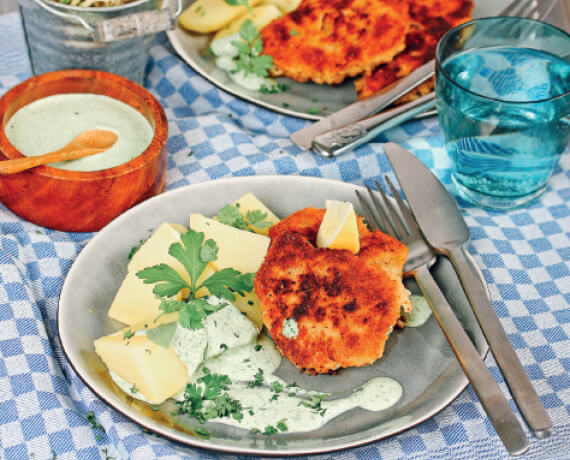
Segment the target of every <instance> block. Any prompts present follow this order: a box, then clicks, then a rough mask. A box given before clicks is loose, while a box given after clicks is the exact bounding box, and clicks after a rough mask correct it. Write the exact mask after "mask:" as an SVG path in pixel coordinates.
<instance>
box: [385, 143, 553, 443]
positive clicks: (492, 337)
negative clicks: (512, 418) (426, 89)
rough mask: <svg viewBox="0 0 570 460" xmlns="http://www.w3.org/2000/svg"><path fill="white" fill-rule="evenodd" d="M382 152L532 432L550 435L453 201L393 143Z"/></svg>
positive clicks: (423, 168)
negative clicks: (472, 258)
mask: <svg viewBox="0 0 570 460" xmlns="http://www.w3.org/2000/svg"><path fill="white" fill-rule="evenodd" d="M384 152H385V153H386V156H387V157H388V160H389V161H390V164H391V165H392V169H393V170H394V173H395V174H396V177H397V178H398V181H399V183H400V186H401V188H402V191H403V192H404V195H405V197H406V199H407V201H408V204H409V205H410V209H411V210H412V213H413V214H414V216H415V218H416V220H417V221H418V225H419V227H420V228H421V230H422V233H423V235H424V237H425V239H426V240H427V242H428V243H429V244H430V245H431V246H432V247H433V248H434V250H436V252H439V253H441V254H444V255H445V256H447V257H448V258H449V259H450V261H451V263H452V264H453V266H454V268H455V271H456V272H457V274H458V275H459V279H460V280H461V284H462V286H463V289H464V291H465V294H466V296H467V298H468V299H469V303H470V304H471V307H472V309H473V311H474V313H475V316H476V318H477V321H478V322H479V325H480V326H481V330H482V331H483V334H484V335H485V338H486V339H487V342H488V343H489V348H490V349H491V352H492V353H493V355H494V357H495V360H496V361H497V364H498V366H499V369H501V372H502V374H503V377H504V378H505V381H506V383H507V385H508V387H509V390H510V392H511V394H512V396H513V399H514V400H515V402H516V404H517V406H518V408H519V410H520V412H521V414H522V415H523V417H524V419H525V421H526V423H527V425H528V427H529V428H530V430H531V432H532V434H533V435H534V436H536V437H538V438H545V437H548V436H550V435H551V434H552V421H551V420H550V417H549V416H548V413H547V412H546V409H545V408H544V406H543V404H542V402H541V401H540V398H539V397H538V395H537V393H536V390H535V389H534V387H533V386H532V383H531V382H530V380H529V378H528V376H527V374H526V372H525V370H524V368H523V366H522V364H521V362H520V360H519V358H518V356H517V354H516V352H515V350H514V349H513V346H512V345H511V343H510V341H509V338H508V337H507V334H506V333H505V330H504V329H503V328H502V326H501V323H500V321H499V318H498V317H497V314H496V313H495V310H494V309H493V306H492V304H491V301H490V299H489V296H488V294H487V292H486V290H485V288H484V287H483V285H482V284H481V282H480V281H479V279H478V277H477V275H476V274H475V272H474V271H473V269H472V268H471V267H470V265H469V264H468V262H467V254H466V249H465V245H466V244H467V243H468V242H469V240H470V234H469V228H468V227H467V224H466V223H465V220H464V219H463V216H462V215H461V212H460V211H459V208H458V207H457V204H456V203H455V200H454V199H453V198H452V197H451V195H450V194H449V193H448V192H447V190H446V189H445V187H444V186H443V185H442V183H441V182H440V181H439V180H438V179H437V177H436V176H435V175H434V174H433V173H432V172H431V171H430V170H429V169H428V168H427V167H426V166H425V165H424V164H423V163H422V162H421V161H420V160H419V159H418V158H417V157H416V156H415V155H414V154H413V153H411V152H409V151H407V150H406V149H404V148H402V147H400V146H399V145H396V144H393V143H389V144H385V145H384Z"/></svg>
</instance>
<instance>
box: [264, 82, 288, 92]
mask: <svg viewBox="0 0 570 460" xmlns="http://www.w3.org/2000/svg"><path fill="white" fill-rule="evenodd" d="M289 88H291V87H290V86H289V85H286V84H285V83H274V84H271V85H266V84H265V83H264V84H262V85H261V87H260V88H259V92H260V93H262V94H277V93H284V92H285V91H287V90H288V89H289Z"/></svg>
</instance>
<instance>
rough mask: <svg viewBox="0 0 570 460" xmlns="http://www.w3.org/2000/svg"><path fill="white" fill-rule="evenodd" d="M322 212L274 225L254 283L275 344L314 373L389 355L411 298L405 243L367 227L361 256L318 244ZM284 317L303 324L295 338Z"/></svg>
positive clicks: (296, 215) (312, 210)
mask: <svg viewBox="0 0 570 460" xmlns="http://www.w3.org/2000/svg"><path fill="white" fill-rule="evenodd" d="M322 215H324V210H319V209H315V208H308V209H304V210H301V211H297V212H296V213H293V214H292V215H291V216H289V217H287V218H286V219H284V220H283V221H281V222H280V223H279V224H277V225H275V226H273V227H272V229H271V230H272V231H271V233H270V236H271V237H272V243H271V246H270V248H269V251H268V252H267V255H266V257H265V260H264V262H263V264H262V265H261V267H260V269H259V271H258V272H257V275H256V277H255V282H254V285H255V291H256V293H257V296H258V297H259V299H260V301H261V310H262V315H263V322H264V324H265V326H266V327H267V329H268V330H269V333H270V334H271V337H272V338H273V341H274V342H275V344H276V346H277V348H278V349H279V350H280V351H281V353H282V354H283V355H284V356H285V357H286V358H287V359H289V360H290V361H291V362H292V363H293V364H294V365H295V366H297V367H298V368H299V369H300V370H301V371H303V372H307V373H310V374H322V373H333V372H335V371H336V370H337V369H339V368H342V367H356V366H366V365H369V364H372V363H373V362H374V361H376V360H377V359H378V358H380V357H381V356H382V354H383V353H384V345H385V343H386V340H387V339H388V336H389V334H390V332H391V331H392V328H393V327H394V326H395V325H396V323H397V321H398V319H399V317H400V308H401V306H404V304H406V303H408V304H409V293H408V291H407V290H406V289H405V287H404V286H403V284H402V268H403V264H404V262H405V260H406V257H407V253H408V251H407V248H406V247H405V246H404V245H403V244H402V243H400V242H399V241H397V240H395V239H394V238H392V237H390V236H388V235H384V234H383V233H381V232H370V231H368V230H367V229H366V228H364V230H365V232H364V233H365V235H364V236H362V238H361V243H360V244H361V251H360V252H359V254H358V255H354V254H352V253H351V252H350V251H346V250H339V249H324V248H316V247H315V246H314V244H312V241H314V239H315V238H316V233H317V231H318V226H319V225H320V222H321V221H322ZM314 222H317V224H316V226H315V224H314ZM361 225H362V226H363V227H364V225H363V224H362V223H361ZM398 274H399V279H395V277H396V275H398ZM286 320H288V321H294V323H295V324H296V325H297V328H298V334H297V335H296V336H293V337H291V336H289V337H288V336H287V334H285V335H284V333H283V325H284V322H285V321H286Z"/></svg>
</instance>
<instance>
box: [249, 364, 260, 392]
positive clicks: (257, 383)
mask: <svg viewBox="0 0 570 460" xmlns="http://www.w3.org/2000/svg"><path fill="white" fill-rule="evenodd" d="M253 377H254V378H255V380H252V381H251V382H249V383H248V384H247V387H248V388H254V387H260V386H262V385H263V369H261V368H258V369H257V373H256V374H255V375H254V376H253Z"/></svg>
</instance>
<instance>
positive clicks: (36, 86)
mask: <svg viewBox="0 0 570 460" xmlns="http://www.w3.org/2000/svg"><path fill="white" fill-rule="evenodd" d="M66 93H92V94H102V95H105V96H109V97H112V98H115V99H117V100H119V101H122V102H124V103H126V104H128V105H130V106H131V107H133V108H135V109H136V110H138V111H139V112H140V113H141V114H142V115H143V116H144V117H145V118H146V119H147V120H148V121H149V123H150V124H151V126H152V127H153V128H154V137H153V138H152V141H151V143H150V145H149V146H148V148H147V149H146V150H145V151H144V152H143V153H141V154H140V155H139V156H137V157H136V158H134V159H132V160H131V161H129V162H127V163H124V164H122V165H119V166H116V167H113V168H109V169H103V170H101V171H93V172H78V171H68V170H64V169H58V168H53V167H50V166H38V167H37V168H34V169H30V170H28V171H22V172H20V173H16V174H11V175H5V176H0V201H1V202H2V203H4V205H5V206H6V207H8V208H9V209H11V210H12V211H13V212H14V213H16V214H17V215H19V216H20V217H23V218H24V219H26V220H29V221H31V222H34V223H36V224H38V225H42V226H44V227H48V228H53V229H56V230H63V231H68V232H90V231H96V230H99V229H101V228H102V227H103V226H105V225H106V224H107V223H109V222H110V221H111V220H112V219H114V218H115V217H117V216H118V215H119V214H121V213H122V212H123V211H125V210H127V209H128V208H130V207H131V206H133V205H135V204H136V203H138V202H140V201H143V200H145V199H146V198H149V197H151V196H153V195H156V194H158V193H160V192H162V190H163V189H164V183H165V180H166V156H167V146H166V140H167V137H168V123H167V121H166V115H165V113H164V110H163V108H162V106H161V105H160V103H159V102H158V101H157V100H156V99H155V98H154V96H152V94H150V93H149V92H148V91H147V90H145V89H144V88H143V87H142V86H140V85H137V84H136V83H134V82H132V81H131V80H128V79H126V78H124V77H121V76H118V75H115V74H111V73H107V72H101V71H96V70H62V71H58V72H50V73H45V74H42V75H38V76H36V77H32V78H30V79H28V80H26V81H24V82H22V83H20V84H19V85H17V86H15V87H14V88H12V89H11V90H9V91H8V92H7V93H6V94H5V95H4V96H3V97H2V98H0V161H2V160H5V159H10V158H21V157H22V156H23V155H22V154H21V153H20V152H19V151H18V150H16V148H15V147H14V146H13V145H12V144H11V143H10V141H9V140H8V138H7V137H6V133H5V131H4V128H5V126H6V124H7V122H8V120H9V119H10V117H11V116H12V115H13V114H14V113H15V112H16V111H17V110H18V109H20V108H21V107H23V106H25V105H26V104H29V103H31V102H33V101H35V100H37V99H41V98H44V97H47V96H52V95H55V94H66Z"/></svg>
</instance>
